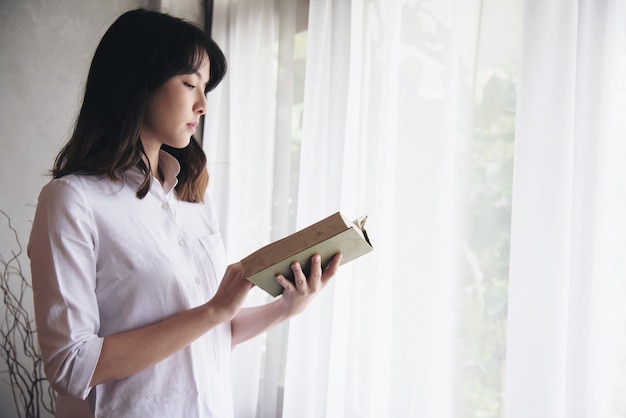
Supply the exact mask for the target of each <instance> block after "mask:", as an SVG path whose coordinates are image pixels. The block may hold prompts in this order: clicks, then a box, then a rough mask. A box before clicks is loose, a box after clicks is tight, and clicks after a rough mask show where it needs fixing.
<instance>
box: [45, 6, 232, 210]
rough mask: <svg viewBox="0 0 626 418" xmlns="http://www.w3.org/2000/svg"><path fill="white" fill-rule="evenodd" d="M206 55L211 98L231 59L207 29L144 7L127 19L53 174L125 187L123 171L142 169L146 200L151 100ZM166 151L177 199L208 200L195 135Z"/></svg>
mask: <svg viewBox="0 0 626 418" xmlns="http://www.w3.org/2000/svg"><path fill="white" fill-rule="evenodd" d="M205 52H206V54H207V55H208V57H209V62H210V74H209V77H210V78H209V82H208V84H207V87H206V92H205V93H208V92H209V91H210V90H212V89H214V88H215V87H216V86H217V85H218V84H219V83H220V81H221V80H222V78H223V77H224V75H225V74H226V58H225V57H224V54H223V53H222V51H221V50H220V48H219V46H218V45H217V44H216V43H215V42H214V41H213V40H212V39H211V38H210V37H209V36H207V35H206V34H205V33H204V31H203V30H202V29H200V28H199V27H197V26H196V25H194V24H192V23H190V22H187V21H185V20H182V19H179V18H176V17H173V16H170V15H167V14H163V13H158V12H152V11H148V10H144V9H137V10H131V11H129V12H126V13H124V14H123V15H121V16H120V17H119V18H118V19H117V20H116V21H115V22H114V23H113V24H112V25H111V27H110V28H109V29H108V30H107V32H106V33H105V34H104V36H103V37H102V40H101V41H100V44H99V45H98V48H97V49H96V52H95V54H94V57H93V60H92V61H91V66H90V68H89V76H88V77H87V84H86V86H85V95H84V98H83V104H82V107H81V110H80V113H79V115H78V119H77V121H76V126H75V128H74V132H73V134H72V136H71V138H70V140H69V141H68V142H67V144H66V145H65V146H64V147H63V149H62V150H61V151H60V152H59V155H58V156H57V157H56V160H55V162H54V167H53V169H52V175H53V176H54V177H55V178H58V177H62V176H65V175H67V174H70V173H77V172H78V173H83V174H105V175H107V176H108V177H109V178H110V179H112V180H114V181H120V180H121V177H120V174H121V173H122V172H124V171H125V170H127V169H129V168H131V167H135V166H139V167H140V168H141V169H142V170H143V172H144V174H145V177H144V180H143V182H142V184H141V186H140V187H139V189H138V190H137V197H139V198H143V197H144V196H145V195H146V194H147V193H148V190H149V189H150V182H151V169H150V167H149V166H146V164H145V163H144V160H143V159H142V156H143V155H144V154H145V151H144V149H143V146H142V143H141V140H140V138H139V133H140V130H141V126H142V123H143V119H144V114H145V110H146V104H147V101H148V97H149V95H150V93H151V92H152V91H153V90H155V89H156V88H157V87H159V86H161V85H162V84H164V83H165V82H166V81H167V80H169V79H170V78H171V77H174V76H177V75H180V74H192V73H194V72H195V71H197V70H198V69H199V68H200V66H201V65H202V63H203V59H204V54H205ZM163 148H167V149H166V151H168V152H170V153H171V154H172V155H174V156H175V157H176V158H177V159H178V161H179V162H180V165H181V171H180V173H179V175H178V185H177V186H176V192H177V194H178V196H179V198H180V199H182V200H186V201H190V202H197V201H202V198H203V195H204V192H205V190H206V187H207V185H208V173H207V170H206V156H205V154H204V151H203V150H202V147H201V146H200V144H199V143H198V142H197V140H196V139H195V138H193V137H192V139H191V141H190V143H189V145H188V146H187V147H185V148H183V149H172V148H169V147H165V146H163ZM145 160H146V161H148V159H147V158H146V159H145ZM149 164H150V163H149V161H148V165H149Z"/></svg>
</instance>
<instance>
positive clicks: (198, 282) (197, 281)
mask: <svg viewBox="0 0 626 418" xmlns="http://www.w3.org/2000/svg"><path fill="white" fill-rule="evenodd" d="M201 283H202V280H200V278H199V277H196V284H197V285H200V284H201Z"/></svg>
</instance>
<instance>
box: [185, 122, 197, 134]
mask: <svg viewBox="0 0 626 418" xmlns="http://www.w3.org/2000/svg"><path fill="white" fill-rule="evenodd" d="M196 126H198V122H192V123H188V124H187V127H188V128H189V130H190V131H191V132H196Z"/></svg>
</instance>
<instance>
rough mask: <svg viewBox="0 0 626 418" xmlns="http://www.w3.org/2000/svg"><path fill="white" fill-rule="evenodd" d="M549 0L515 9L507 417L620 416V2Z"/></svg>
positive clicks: (625, 205)
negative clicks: (518, 27) (518, 17)
mask: <svg viewBox="0 0 626 418" xmlns="http://www.w3.org/2000/svg"><path fill="white" fill-rule="evenodd" d="M548 3H549V4H546V2H543V1H527V2H526V6H525V8H524V11H525V20H524V27H525V29H526V28H527V29H526V30H525V36H524V49H523V53H522V61H521V63H522V67H521V77H520V85H519V105H518V117H517V135H516V149H515V184H514V189H513V223H512V232H511V233H512V240H511V241H512V247H511V275H510V288H509V319H508V324H509V325H508V328H509V334H508V341H507V347H508V350H507V369H506V375H507V385H506V404H507V416H509V417H529V416H532V417H538V418H541V417H546V418H547V417H612V416H625V414H626V410H624V405H623V402H624V394H623V392H622V393H619V392H617V393H616V388H619V387H620V386H621V385H623V383H624V380H623V370H624V366H625V364H624V363H623V354H620V355H618V353H619V352H616V351H613V350H614V349H615V348H617V349H618V350H619V351H622V352H623V351H624V349H625V348H626V347H625V346H624V345H623V335H624V320H623V305H624V299H623V298H624V292H623V290H624V284H623V283H622V282H623V281H624V279H626V270H625V269H624V262H623V261H620V260H623V259H624V255H626V252H625V250H626V246H625V245H624V242H625V240H624V237H625V232H626V229H625V228H624V226H625V223H624V220H625V219H626V215H625V214H626V200H625V199H624V196H625V195H626V190H625V189H624V174H625V173H626V171H625V170H624V162H625V161H626V160H625V159H624V158H625V157H626V154H625V153H624V140H625V139H626V136H625V135H624V130H623V127H624V124H623V121H624V120H625V117H626V113H625V108H624V84H625V82H624V80H625V79H626V72H625V71H624V70H625V68H624V57H625V52H626V13H625V12H626V10H625V7H624V6H625V4H624V2H623V1H619V0H606V1H596V0H579V1H570V0H559V1H551V2H548ZM531 28H532V29H531ZM620 101H621V103H620ZM620 124H621V125H620ZM615 342H617V343H618V344H616V345H614V343H615ZM620 358H621V359H622V361H621V362H620V361H619V360H620ZM617 390H619V389H617ZM621 390H622V391H623V389H621Z"/></svg>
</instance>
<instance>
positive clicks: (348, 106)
mask: <svg viewBox="0 0 626 418" xmlns="http://www.w3.org/2000/svg"><path fill="white" fill-rule="evenodd" d="M303 5H306V6H307V7H308V25H307V26H308V29H307V30H306V32H302V30H301V27H300V25H299V23H298V22H299V21H300V20H299V19H301V18H302V16H303V14H302V13H301V12H302V7H303ZM625 8H626V6H625V4H624V2H623V1H620V0H575V1H571V0H554V1H550V2H544V1H540V0H506V1H499V0H498V1H497V0H432V1H419V2H415V1H409V0H406V1H405V0H390V1H387V0H385V1H382V0H350V1H343V0H310V1H309V2H306V1H304V0H299V1H297V2H293V1H290V0H257V1H251V0H248V1H243V0H237V1H235V0H218V1H216V2H215V21H214V25H213V36H214V37H215V38H216V40H217V41H218V43H219V44H220V45H221V46H222V47H223V48H224V51H225V53H226V56H227V59H228V61H229V73H228V76H227V79H226V81H225V82H224V83H223V84H222V85H220V87H218V89H217V90H216V91H215V92H213V93H212V94H210V95H209V107H208V112H207V115H206V118H205V131H204V132H205V149H206V152H207V155H208V160H209V169H210V173H211V185H210V187H211V188H212V189H211V190H212V192H213V196H214V199H215V201H216V203H217V205H218V208H219V211H220V218H221V221H222V222H221V223H222V225H223V228H222V232H223V234H224V236H225V239H226V242H227V250H228V252H229V255H230V257H231V259H232V260H233V261H235V260H237V259H239V258H241V257H242V256H245V255H247V253H249V252H250V251H252V250H254V249H256V248H257V247H259V246H261V245H264V244H266V243H267V242H269V241H270V240H273V239H277V238H280V237H282V236H284V235H286V234H287V233H289V232H292V231H293V230H295V229H299V228H301V227H304V226H306V225H308V224H309V223H311V222H314V221H316V220H319V219H321V218H323V217H325V216H327V215H328V214H330V213H332V212H334V211H337V210H341V211H342V212H344V213H345V214H346V215H348V216H353V217H357V216H360V215H368V217H369V218H368V221H367V224H366V227H367V229H368V232H369V235H370V237H371V240H372V244H373V246H374V251H373V252H372V253H370V254H369V255H367V256H366V257H363V258H361V259H359V260H357V261H354V262H352V263H350V264H347V265H344V266H342V267H341V269H340V273H339V275H338V277H337V278H336V279H334V280H333V282H332V283H331V284H330V285H329V287H328V288H327V289H325V291H324V293H323V294H322V295H320V297H318V298H317V299H316V300H315V301H314V303H313V304H312V305H311V306H310V308H309V309H308V310H307V311H306V312H305V313H304V314H302V315H300V316H299V317H297V318H294V319H292V320H291V321H290V322H289V324H285V325H283V326H281V327H279V328H277V329H276V330H273V331H271V332H270V333H268V335H267V336H263V337H259V338H257V339H255V340H253V341H251V342H249V343H246V344H242V345H241V346H240V347H237V348H236V349H235V352H234V364H233V367H234V373H235V376H234V384H235V386H236V387H235V391H234V392H235V395H236V399H235V403H236V405H235V409H236V416H237V417H242V418H243V417H245V418H248V417H280V416H283V417H294V416H297V417H372V418H374V417H376V418H378V417H393V418H397V417H400V418H402V417H428V418H431V417H437V418H439V417H455V418H457V417H463V418H465V417H467V418H473V417H493V418H500V417H505V416H506V417H533V418H541V417H550V418H560V417H563V418H565V417H567V418H570V417H594V418H595V417H606V418H613V417H617V416H625V415H626V395H625V394H624V393H623V391H622V390H621V389H620V388H622V387H625V386H626V282H624V280H623V279H624V277H626V261H625V258H624V257H623V254H625V253H626V234H624V231H626V167H625V165H624V164H623V161H624V160H625V159H626V140H625V139H626V118H624V115H625V114H626V68H625V67H626V66H625V61H626V10H625ZM305 15H306V14H305ZM294 22H296V23H294ZM303 43H304V44H305V45H306V66H304V62H305V61H304V60H303V58H302V57H301V56H299V54H300V53H301V51H302V45H303ZM298 51H300V52H298ZM301 77H303V80H304V81H303V82H302V81H301ZM300 88H303V90H299V89H300ZM623 282H624V283H623ZM265 301H267V297H266V296H265V295H262V294H260V293H258V292H255V293H254V294H253V297H252V299H251V301H250V303H251V304H256V303H263V302H265Z"/></svg>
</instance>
